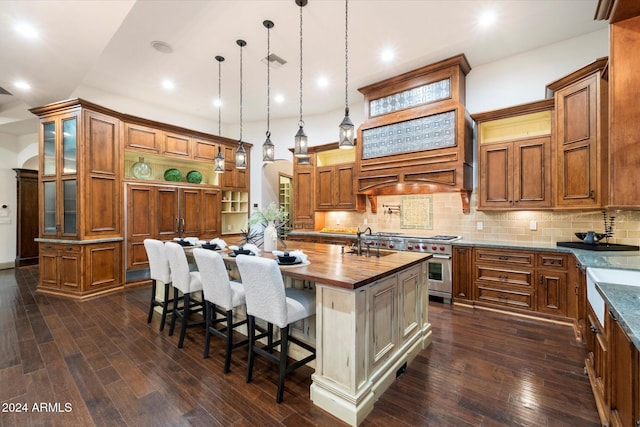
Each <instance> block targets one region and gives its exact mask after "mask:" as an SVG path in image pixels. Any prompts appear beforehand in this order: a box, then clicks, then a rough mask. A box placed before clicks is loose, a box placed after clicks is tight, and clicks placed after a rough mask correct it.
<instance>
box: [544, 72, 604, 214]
mask: <svg viewBox="0 0 640 427" xmlns="http://www.w3.org/2000/svg"><path fill="white" fill-rule="evenodd" d="M598 78H599V74H597V75H594V76H591V77H588V78H585V79H583V80H581V81H579V82H577V83H575V84H573V85H571V86H568V87H566V88H564V89H561V90H559V91H557V92H556V94H555V97H556V141H557V144H558V155H557V159H558V163H557V165H558V180H557V182H558V187H557V194H556V205H557V206H559V207H598V206H600V198H601V195H600V194H599V191H598V190H599V185H598V169H599V165H598V160H599V159H598V155H597V149H598V147H597V144H598V139H597V135H598V129H597V126H598V123H599V122H598V119H599V111H598V106H599V101H598V96H599V94H598V80H597V79H598Z"/></svg>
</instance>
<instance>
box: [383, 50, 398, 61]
mask: <svg viewBox="0 0 640 427" xmlns="http://www.w3.org/2000/svg"><path fill="white" fill-rule="evenodd" d="M395 57H396V54H395V52H394V51H393V49H391V48H386V49H383V50H382V52H380V59H381V60H382V62H391V61H393V59H394V58H395Z"/></svg>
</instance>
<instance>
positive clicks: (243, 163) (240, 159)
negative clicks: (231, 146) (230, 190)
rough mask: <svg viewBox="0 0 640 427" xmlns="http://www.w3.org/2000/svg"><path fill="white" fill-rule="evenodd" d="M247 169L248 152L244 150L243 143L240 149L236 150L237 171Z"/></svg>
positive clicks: (239, 145)
mask: <svg viewBox="0 0 640 427" xmlns="http://www.w3.org/2000/svg"><path fill="white" fill-rule="evenodd" d="M246 168H247V151H246V150H245V149H244V144H243V143H242V141H240V143H239V144H238V149H237V150H236V169H246Z"/></svg>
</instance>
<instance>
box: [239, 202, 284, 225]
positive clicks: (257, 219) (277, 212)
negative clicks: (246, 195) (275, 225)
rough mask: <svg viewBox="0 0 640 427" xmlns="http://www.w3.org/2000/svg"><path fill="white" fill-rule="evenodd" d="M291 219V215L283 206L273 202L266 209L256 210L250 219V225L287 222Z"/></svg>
mask: <svg viewBox="0 0 640 427" xmlns="http://www.w3.org/2000/svg"><path fill="white" fill-rule="evenodd" d="M288 217H289V213H288V212H286V211H285V210H284V208H283V207H282V206H280V207H279V206H278V205H276V204H275V202H271V203H270V204H269V206H267V207H266V208H265V209H262V210H260V209H256V210H255V211H253V212H252V213H251V216H250V217H249V225H255V224H264V225H267V223H268V222H269V221H285V220H286V219H287V218H288Z"/></svg>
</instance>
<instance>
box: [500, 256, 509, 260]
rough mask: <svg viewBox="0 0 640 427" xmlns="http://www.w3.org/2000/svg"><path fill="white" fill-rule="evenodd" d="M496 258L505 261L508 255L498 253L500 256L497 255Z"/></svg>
mask: <svg viewBox="0 0 640 427" xmlns="http://www.w3.org/2000/svg"><path fill="white" fill-rule="evenodd" d="M498 259H499V260H501V261H505V260H507V259H509V257H508V256H506V255H500V256H499V257H498Z"/></svg>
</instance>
